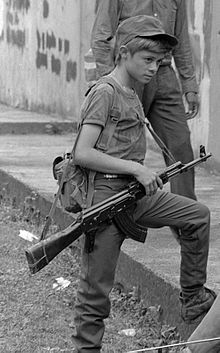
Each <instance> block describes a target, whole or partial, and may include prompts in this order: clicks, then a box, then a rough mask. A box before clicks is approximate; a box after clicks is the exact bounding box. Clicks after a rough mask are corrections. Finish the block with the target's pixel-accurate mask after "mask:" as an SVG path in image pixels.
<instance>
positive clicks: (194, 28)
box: [187, 0, 220, 170]
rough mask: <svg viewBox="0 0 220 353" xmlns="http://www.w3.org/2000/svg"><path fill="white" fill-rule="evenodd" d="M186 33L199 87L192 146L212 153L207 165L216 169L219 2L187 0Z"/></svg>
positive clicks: (219, 95) (218, 143) (219, 97)
mask: <svg viewBox="0 0 220 353" xmlns="http://www.w3.org/2000/svg"><path fill="white" fill-rule="evenodd" d="M187 6H188V18H189V32H190V37H191V41H192V50H193V56H194V60H195V67H196V75H197V79H198V82H199V87H200V102H201V105H200V112H199V115H198V116H197V117H196V118H195V119H194V120H192V121H189V126H190V128H191V131H192V141H193V145H194V148H196V149H198V146H199V145H200V144H204V145H206V146H207V149H208V150H210V151H211V152H212V153H213V158H212V159H211V160H209V164H210V165H212V166H214V167H215V168H216V169H218V170H220V155H219V150H220V139H219V135H220V119H219V118H218V114H219V113H218V112H219V111H220V80H219V78H220V64H219V62H220V61H219V58H220V32H219V31H220V16H219V14H220V1H219V0H187Z"/></svg>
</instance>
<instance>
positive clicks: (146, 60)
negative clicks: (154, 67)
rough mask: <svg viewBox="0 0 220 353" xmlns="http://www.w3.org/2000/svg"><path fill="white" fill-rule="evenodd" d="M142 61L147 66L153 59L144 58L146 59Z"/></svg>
mask: <svg viewBox="0 0 220 353" xmlns="http://www.w3.org/2000/svg"><path fill="white" fill-rule="evenodd" d="M144 61H145V62H146V63H148V64H149V63H152V62H153V59H152V58H146V59H144Z"/></svg>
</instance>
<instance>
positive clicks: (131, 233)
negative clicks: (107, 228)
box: [114, 210, 148, 243]
mask: <svg viewBox="0 0 220 353" xmlns="http://www.w3.org/2000/svg"><path fill="white" fill-rule="evenodd" d="M114 222H115V224H116V225H117V227H118V228H119V230H120V231H121V232H122V233H123V234H124V235H125V236H126V237H128V238H131V239H133V240H136V241H138V242H140V243H144V242H145V240H146V237H147V231H148V228H146V227H144V226H142V225H140V224H138V223H136V222H135V221H134V219H133V217H132V214H131V212H130V211H129V210H125V211H123V212H120V213H119V214H118V215H116V216H115V217H114Z"/></svg>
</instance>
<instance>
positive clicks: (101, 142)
mask: <svg viewBox="0 0 220 353" xmlns="http://www.w3.org/2000/svg"><path fill="white" fill-rule="evenodd" d="M100 83H108V84H109V85H110V86H111V87H112V88H113V94H114V96H113V103H112V107H111V109H110V111H109V115H108V118H107V121H106V125H105V127H104V129H103V130H102V133H101V134H100V136H99V139H98V141H97V143H96V147H97V148H98V149H100V150H101V151H107V149H108V147H109V144H110V141H111V139H112V136H113V134H114V132H115V128H116V126H117V124H118V121H119V119H120V117H121V111H120V109H119V98H118V94H117V92H116V87H115V83H114V80H113V79H112V78H111V77H103V78H102V79H101V80H100Z"/></svg>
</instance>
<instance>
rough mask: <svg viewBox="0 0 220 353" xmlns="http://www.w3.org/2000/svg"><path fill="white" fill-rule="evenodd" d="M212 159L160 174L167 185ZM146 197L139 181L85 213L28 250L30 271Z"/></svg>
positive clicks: (38, 268) (205, 158) (201, 157)
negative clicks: (176, 177) (170, 180)
mask: <svg viewBox="0 0 220 353" xmlns="http://www.w3.org/2000/svg"><path fill="white" fill-rule="evenodd" d="M202 147H203V146H202ZM209 157H211V153H209V154H205V153H203V154H202V155H201V156H200V158H197V159H195V160H193V161H191V162H189V163H187V164H182V163H181V162H176V163H174V164H172V165H171V166H169V167H168V168H166V169H164V170H163V171H162V172H160V173H159V176H160V178H161V179H162V182H163V184H165V183H167V182H168V181H169V179H171V178H173V177H175V176H177V175H178V174H181V173H183V172H186V171H187V170H189V169H191V168H193V167H194V166H195V165H197V164H199V163H202V162H204V161H206V160H207V159H208V158H209ZM144 195H145V191H144V187H143V186H142V185H141V184H140V183H139V182H137V181H133V182H131V183H130V184H129V185H128V186H127V187H126V188H125V189H124V190H123V191H121V192H119V193H118V194H116V195H113V196H112V197H110V198H108V199H106V200H104V201H102V202H100V203H98V204H96V205H94V206H92V207H90V208H88V209H87V210H84V211H82V212H81V213H80V214H79V215H78V217H77V218H76V219H75V220H74V222H73V223H71V224H70V225H69V226H68V227H67V228H65V229H64V230H62V231H60V232H57V233H55V234H53V235H51V236H50V237H48V238H46V239H44V240H41V241H39V242H38V243H37V244H35V245H33V246H31V247H30V248H29V249H27V250H26V251H25V254H26V258H27V261H28V265H29V269H30V272H31V273H33V274H34V273H36V272H38V271H40V270H41V269H42V268H43V267H45V266H46V265H47V264H48V263H49V262H50V261H51V260H53V259H54V257H56V256H57V255H58V254H59V253H60V252H61V251H62V250H64V249H65V248H66V247H68V246H69V245H70V244H71V243H72V242H73V241H75V240H77V239H78V238H79V237H80V236H81V235H82V234H83V233H84V232H89V231H92V230H94V229H96V228H97V227H98V226H99V224H101V223H103V222H104V221H106V220H108V219H113V218H114V216H116V215H118V213H119V212H123V211H124V210H126V209H128V208H129V207H130V206H131V205H132V204H134V203H135V202H136V201H137V200H138V199H140V198H141V197H143V196H144Z"/></svg>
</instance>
